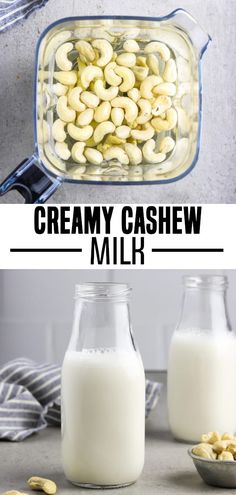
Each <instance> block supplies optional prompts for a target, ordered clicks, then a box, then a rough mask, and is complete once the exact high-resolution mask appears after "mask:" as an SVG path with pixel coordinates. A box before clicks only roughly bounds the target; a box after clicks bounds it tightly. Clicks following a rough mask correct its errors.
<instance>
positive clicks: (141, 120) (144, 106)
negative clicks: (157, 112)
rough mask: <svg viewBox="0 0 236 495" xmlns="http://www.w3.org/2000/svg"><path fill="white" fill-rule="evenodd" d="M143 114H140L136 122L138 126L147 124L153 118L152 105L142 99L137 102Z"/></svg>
mask: <svg viewBox="0 0 236 495" xmlns="http://www.w3.org/2000/svg"><path fill="white" fill-rule="evenodd" d="M137 105H138V106H139V108H140V110H141V112H140V113H139V115H138V117H137V119H136V121H137V123H138V124H146V122H148V121H149V120H150V119H151V118H152V105H151V103H150V101H148V100H145V99H144V98H140V100H139V101H138V102H137Z"/></svg>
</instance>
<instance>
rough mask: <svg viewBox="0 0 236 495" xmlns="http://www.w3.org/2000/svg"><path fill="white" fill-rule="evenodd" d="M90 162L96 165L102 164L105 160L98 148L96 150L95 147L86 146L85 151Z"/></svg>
mask: <svg viewBox="0 0 236 495" xmlns="http://www.w3.org/2000/svg"><path fill="white" fill-rule="evenodd" d="M84 154H85V156H86V158H87V160H88V162H89V163H93V164H94V165H100V163H102V161H103V156H102V153H100V151H98V150H94V149H93V148H86V149H85V152H84Z"/></svg>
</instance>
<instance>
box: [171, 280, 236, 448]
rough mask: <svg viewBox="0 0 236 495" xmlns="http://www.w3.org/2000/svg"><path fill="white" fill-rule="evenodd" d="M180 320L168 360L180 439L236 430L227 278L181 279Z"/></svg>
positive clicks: (235, 355)
mask: <svg viewBox="0 0 236 495" xmlns="http://www.w3.org/2000/svg"><path fill="white" fill-rule="evenodd" d="M184 286H185V290H184V296H183V304H182V310H181V318H180V321H179V324H178V326H177V328H176V330H175V332H174V334H173V337H172V341H171V345H170V352H169V363H168V413H169V424H170V428H171V430H172V433H173V435H174V436H175V438H176V439H178V440H183V441H189V442H198V441H200V437H201V434H202V433H207V432H209V431H219V432H220V433H224V432H225V431H230V432H232V433H235V430H236V336H235V333H233V332H232V329H231V326H230V323H229V318H228V312H227V306H226V289H227V286H228V283H227V278H226V277H223V276H218V275H214V276H211V275H203V276H196V277H184Z"/></svg>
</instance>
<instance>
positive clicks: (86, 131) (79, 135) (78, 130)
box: [67, 124, 93, 141]
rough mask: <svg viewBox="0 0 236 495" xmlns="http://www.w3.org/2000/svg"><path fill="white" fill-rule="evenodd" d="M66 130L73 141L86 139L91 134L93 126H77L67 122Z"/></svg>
mask: <svg viewBox="0 0 236 495" xmlns="http://www.w3.org/2000/svg"><path fill="white" fill-rule="evenodd" d="M67 131H68V133H69V135H70V136H71V137H72V138H73V139H74V140H75V141H87V139H89V138H90V137H91V136H92V135H93V127H92V126H91V125H86V126H85V127H77V126H76V125H74V124H68V126H67Z"/></svg>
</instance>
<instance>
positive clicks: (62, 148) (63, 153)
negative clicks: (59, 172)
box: [55, 124, 73, 160]
mask: <svg viewBox="0 0 236 495" xmlns="http://www.w3.org/2000/svg"><path fill="white" fill-rule="evenodd" d="M72 125H73V124H72ZM55 152H56V154H57V156H59V157H60V158H61V159H62V160H69V158H70V150H69V148H68V144H67V143H60V142H57V141H56V143H55Z"/></svg>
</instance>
